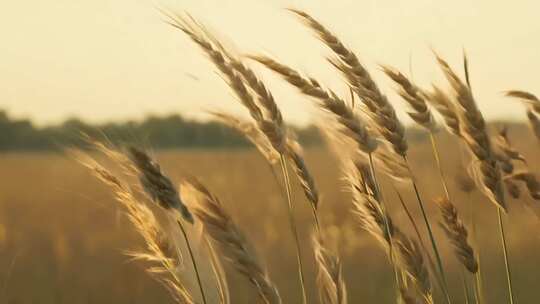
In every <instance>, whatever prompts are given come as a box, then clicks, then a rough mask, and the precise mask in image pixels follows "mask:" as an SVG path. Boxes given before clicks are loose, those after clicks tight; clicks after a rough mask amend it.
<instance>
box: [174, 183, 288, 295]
mask: <svg viewBox="0 0 540 304" xmlns="http://www.w3.org/2000/svg"><path fill="white" fill-rule="evenodd" d="M183 185H184V186H185V187H191V189H193V190H194V191H195V192H196V194H197V195H196V196H194V197H196V201H195V202H193V203H191V204H190V205H191V206H193V213H194V214H195V216H196V217H197V219H199V220H200V221H201V223H202V225H203V227H204V232H205V233H206V234H207V235H208V237H209V238H210V239H211V240H212V243H215V244H216V245H217V246H218V248H219V252H220V253H221V257H222V258H223V259H224V260H226V261H228V262H229V263H230V264H231V265H232V266H233V267H234V268H235V269H236V270H237V271H238V272H239V273H240V274H242V275H243V276H245V277H246V278H247V279H248V280H249V281H250V282H251V283H252V284H253V285H254V287H255V288H256V290H257V292H258V293H259V296H260V297H261V299H262V300H263V301H264V302H265V303H267V304H275V303H281V298H280V296H279V293H278V290H277V288H276V287H275V285H274V283H273V282H272V281H271V280H270V278H269V276H268V273H267V272H266V270H264V268H263V266H262V265H261V263H260V262H259V260H258V258H257V256H256V254H255V252H254V250H253V249H252V246H251V245H250V243H249V242H248V241H247V239H246V238H245V237H244V235H243V233H242V232H241V231H240V229H239V228H238V227H237V225H236V224H235V223H234V221H233V220H232V218H231V217H230V215H229V214H228V213H227V211H226V210H225V209H224V207H223V205H222V204H221V202H220V201H219V199H218V198H217V197H216V196H214V195H213V194H212V193H211V192H210V191H209V190H208V189H207V188H206V187H205V186H204V185H203V184H202V183H200V182H199V181H198V180H196V179H195V178H190V179H188V180H185V181H184V182H183Z"/></svg>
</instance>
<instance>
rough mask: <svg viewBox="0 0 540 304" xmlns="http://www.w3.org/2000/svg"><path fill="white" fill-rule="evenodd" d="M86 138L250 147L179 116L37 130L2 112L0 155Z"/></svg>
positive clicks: (308, 135) (228, 132)
mask: <svg viewBox="0 0 540 304" xmlns="http://www.w3.org/2000/svg"><path fill="white" fill-rule="evenodd" d="M295 131H296V132H297V134H298V137H299V139H300V140H301V141H302V143H303V144H305V145H308V146H310V145H316V144H318V143H320V136H319V133H318V131H317V129H316V128H315V127H312V126H310V127H306V128H296V130H295ZM83 134H87V135H89V136H91V137H96V138H106V139H107V140H110V141H111V142H123V143H126V142H128V143H137V144H143V145H148V146H151V147H153V148H156V149H172V148H219V147H245V146H249V143H248V142H247V141H246V140H245V139H244V137H243V136H241V135H240V134H239V133H237V132H236V131H234V130H232V129H230V128H228V127H226V126H224V125H222V124H221V123H218V122H200V121H193V120H188V119H185V118H183V117H181V116H180V115H176V114H174V115H167V116H148V117H147V118H145V119H144V120H141V121H134V120H130V121H126V122H110V123H103V124H90V123H87V122H84V121H83V120H80V119H77V118H71V119H67V120H65V121H64V122H62V123H60V124H56V125H49V126H44V127H37V126H35V125H34V124H33V123H32V121H31V120H29V119H15V118H12V117H10V116H9V115H8V113H7V112H6V111H1V110H0V151H18V150H35V151H40V150H58V149H62V148H64V147H66V146H78V147H81V146H84V139H83V136H82V135H83Z"/></svg>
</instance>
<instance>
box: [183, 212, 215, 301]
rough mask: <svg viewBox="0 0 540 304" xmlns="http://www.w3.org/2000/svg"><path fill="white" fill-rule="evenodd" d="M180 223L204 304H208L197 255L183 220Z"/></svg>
mask: <svg viewBox="0 0 540 304" xmlns="http://www.w3.org/2000/svg"><path fill="white" fill-rule="evenodd" d="M176 222H177V223H178V226H179V227H180V231H182V235H183V236H184V240H185V241H186V247H187V249H188V252H189V257H190V259H191V263H192V264H193V270H194V271H195V277H196V278H197V284H199V290H200V292H201V298H202V301H203V303H204V304H207V302H206V295H205V294H204V287H203V284H202V280H201V275H200V272H199V268H198V267H197V263H196V262H195V255H194V254H193V250H192V249H191V244H190V242H189V239H188V236H187V233H186V229H185V228H184V225H183V224H182V221H181V220H177V221H176Z"/></svg>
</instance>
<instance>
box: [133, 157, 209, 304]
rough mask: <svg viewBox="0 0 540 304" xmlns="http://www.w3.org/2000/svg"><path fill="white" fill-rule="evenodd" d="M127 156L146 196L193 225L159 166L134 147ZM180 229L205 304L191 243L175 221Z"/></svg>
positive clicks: (179, 222)
mask: <svg viewBox="0 0 540 304" xmlns="http://www.w3.org/2000/svg"><path fill="white" fill-rule="evenodd" d="M128 156H129V159H130V160H131V161H132V163H133V166H134V167H135V168H136V169H137V172H138V174H139V175H138V176H139V181H140V183H141V186H142V188H143V189H144V191H145V192H146V194H147V195H148V196H149V197H150V198H151V199H152V200H153V201H154V202H156V203H157V204H159V205H160V206H161V207H162V208H163V209H165V210H167V211H171V210H174V211H177V212H179V214H180V215H181V217H182V218H183V219H184V220H186V221H187V222H189V223H191V224H193V215H192V214H191V212H190V211H189V209H188V208H187V206H186V205H185V204H184V203H183V202H182V200H181V199H180V194H179V193H178V190H177V189H176V187H174V185H173V183H172V182H171V180H170V179H169V177H167V176H166V175H165V174H164V173H163V172H162V170H161V167H160V166H159V164H158V163H157V162H156V161H155V160H153V159H152V158H151V157H150V156H149V155H148V154H147V153H146V152H144V151H143V150H140V149H137V148H135V147H129V148H128ZM176 221H177V223H178V226H179V228H180V232H181V233H182V236H183V238H184V241H185V242H186V247H187V249H188V253H189V256H190V260H191V263H192V266H193V269H194V271H195V275H196V278H197V283H198V285H199V290H200V293H201V297H202V300H203V303H205V304H206V303H207V300H206V294H205V292H204V286H203V283H202V280H201V274H200V271H199V269H198V266H197V261H196V260H195V255H194V254H193V250H192V247H191V243H190V241H189V238H188V236H187V233H186V230H185V228H184V225H183V223H182V221H181V220H176Z"/></svg>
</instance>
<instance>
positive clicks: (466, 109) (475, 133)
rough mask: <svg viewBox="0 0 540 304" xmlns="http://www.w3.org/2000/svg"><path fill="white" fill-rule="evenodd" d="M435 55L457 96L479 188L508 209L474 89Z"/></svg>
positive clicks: (464, 137) (458, 109) (463, 136)
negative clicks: (474, 95) (472, 90)
mask: <svg viewBox="0 0 540 304" xmlns="http://www.w3.org/2000/svg"><path fill="white" fill-rule="evenodd" d="M436 57H437V61H438V63H439V66H440V67H441V69H442V71H443V73H444V75H445V76H446V79H447V80H448V82H449V83H450V86H451V87H452V90H453V93H454V96H455V101H456V105H457V106H456V112H457V114H458V117H459V121H460V134H461V137H462V138H463V139H464V141H465V142H466V143H467V146H468V147H469V150H470V151H471V152H472V154H473V155H474V157H475V159H476V162H474V164H475V167H474V168H475V169H476V171H475V178H476V179H477V181H478V186H479V187H478V188H479V189H481V190H482V192H484V193H485V194H486V196H487V197H488V198H489V199H490V201H491V202H493V203H494V204H496V205H497V207H498V208H502V209H503V210H506V204H505V200H504V191H503V187H502V177H501V173H500V170H499V168H498V163H497V159H496V157H495V155H494V153H493V151H492V148H491V141H490V138H489V136H488V134H487V131H486V123H485V121H484V118H483V116H482V113H481V112H480V110H478V108H477V105H476V101H475V100H474V98H473V95H472V92H471V89H470V88H469V87H468V86H467V85H466V84H465V83H463V81H462V80H461V79H460V78H459V77H458V76H457V74H456V73H455V72H454V71H453V70H452V68H451V67H450V66H449V65H448V63H447V62H446V61H444V60H443V59H442V58H441V57H439V56H438V55H436Z"/></svg>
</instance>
